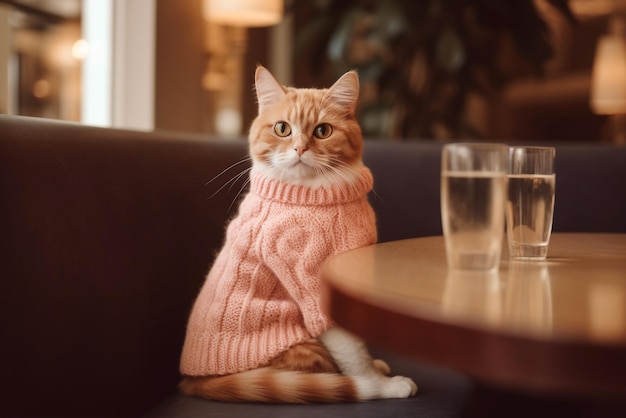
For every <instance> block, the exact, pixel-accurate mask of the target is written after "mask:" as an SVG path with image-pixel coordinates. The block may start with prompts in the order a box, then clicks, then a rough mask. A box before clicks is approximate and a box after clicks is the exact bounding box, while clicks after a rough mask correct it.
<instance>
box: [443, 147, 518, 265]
mask: <svg viewBox="0 0 626 418" xmlns="http://www.w3.org/2000/svg"><path fill="white" fill-rule="evenodd" d="M507 152H508V147H507V146H505V145H501V144H470V143H458V144H448V145H445V146H444V147H443V150H442V157H441V223H442V226H443V234H444V238H445V244H446V257H447V262H448V266H449V267H450V268H452V269H462V270H492V269H497V268H498V266H499V264H500V253H501V250H502V241H503V234H504V208H505V202H506V189H507Z"/></svg>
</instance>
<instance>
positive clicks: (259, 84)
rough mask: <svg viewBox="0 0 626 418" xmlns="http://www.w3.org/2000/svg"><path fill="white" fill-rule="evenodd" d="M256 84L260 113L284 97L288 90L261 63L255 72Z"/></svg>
mask: <svg viewBox="0 0 626 418" xmlns="http://www.w3.org/2000/svg"><path fill="white" fill-rule="evenodd" d="M254 86H255V88H256V96H257V101H258V103H259V113H262V112H263V109H264V108H265V107H267V106H268V105H271V104H272V103H276V102H277V101H279V100H280V99H282V98H283V97H284V96H285V94H286V92H285V89H284V88H283V86H281V85H280V83H279V82H278V81H276V79H275V78H274V76H273V75H272V74H271V73H270V72H269V71H268V70H267V69H266V68H265V67H263V66H261V65H259V66H258V67H257V69H256V73H255V74H254Z"/></svg>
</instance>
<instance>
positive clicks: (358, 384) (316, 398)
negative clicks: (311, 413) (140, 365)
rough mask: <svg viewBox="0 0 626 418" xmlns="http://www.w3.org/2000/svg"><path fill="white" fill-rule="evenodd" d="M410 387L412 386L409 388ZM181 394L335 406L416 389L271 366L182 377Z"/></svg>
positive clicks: (398, 382) (404, 383)
mask: <svg viewBox="0 0 626 418" xmlns="http://www.w3.org/2000/svg"><path fill="white" fill-rule="evenodd" d="M411 385H412V386H411ZM179 389H180V391H181V392H182V393H184V394H186V395H190V396H198V397H202V398H206V399H213V400H219V401H226V402H266V403H316V402H323V403H336V402H353V401H361V400H367V399H375V398H406V397H409V396H412V395H413V394H415V391H416V390H417V388H416V387H415V384H413V383H412V381H410V379H406V378H402V377H399V376H396V377H393V378H390V377H386V376H379V377H377V378H376V379H375V381H374V380H372V379H364V378H360V377H348V376H344V375H342V374H338V373H308V372H298V371H288V370H278V369H274V368H271V367H263V368H259V369H254V370H249V371H245V372H241V373H236V374H232V375H226V376H207V377H184V378H183V380H182V381H181V383H180V385H179Z"/></svg>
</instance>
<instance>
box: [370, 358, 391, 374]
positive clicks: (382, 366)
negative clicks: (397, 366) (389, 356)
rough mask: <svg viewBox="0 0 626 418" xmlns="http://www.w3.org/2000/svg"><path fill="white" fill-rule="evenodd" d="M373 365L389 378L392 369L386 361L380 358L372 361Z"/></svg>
mask: <svg viewBox="0 0 626 418" xmlns="http://www.w3.org/2000/svg"><path fill="white" fill-rule="evenodd" d="M372 364H373V365H374V367H375V368H376V370H378V371H379V372H380V373H382V374H384V375H385V376H388V375H389V373H391V369H390V368H389V365H388V364H387V362H386V361H385V360H381V359H379V358H377V359H374V360H372Z"/></svg>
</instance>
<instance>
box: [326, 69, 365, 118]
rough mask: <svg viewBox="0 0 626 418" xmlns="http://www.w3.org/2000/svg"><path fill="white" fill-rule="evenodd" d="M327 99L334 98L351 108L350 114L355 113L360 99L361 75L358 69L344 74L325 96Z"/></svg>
mask: <svg viewBox="0 0 626 418" xmlns="http://www.w3.org/2000/svg"><path fill="white" fill-rule="evenodd" d="M326 100H332V101H333V102H334V103H337V104H339V105H340V106H341V107H343V108H344V109H347V110H349V112H350V115H354V113H355V112H356V104H357V101H358V100H359V76H358V74H357V73H356V71H348V72H347V73H345V74H344V75H342V76H341V78H339V80H337V81H336V82H335V84H333V86H332V87H331V88H330V89H329V90H328V92H327V93H326V96H324V101H326Z"/></svg>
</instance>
